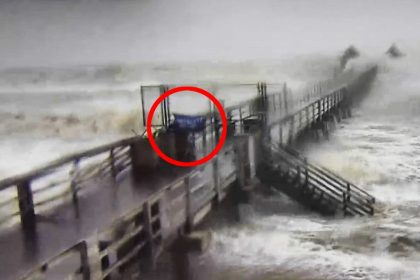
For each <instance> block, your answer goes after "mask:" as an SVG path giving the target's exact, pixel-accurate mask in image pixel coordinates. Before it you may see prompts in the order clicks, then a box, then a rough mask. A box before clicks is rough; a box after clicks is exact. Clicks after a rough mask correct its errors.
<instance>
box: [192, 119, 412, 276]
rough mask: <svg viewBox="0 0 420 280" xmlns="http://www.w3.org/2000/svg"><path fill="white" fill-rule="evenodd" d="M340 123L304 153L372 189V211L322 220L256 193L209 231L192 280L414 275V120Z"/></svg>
mask: <svg viewBox="0 0 420 280" xmlns="http://www.w3.org/2000/svg"><path fill="white" fill-rule="evenodd" d="M418 120H420V119H418ZM419 124H420V123H419ZM339 127H340V128H339V129H338V130H336V131H335V132H334V133H333V135H332V136H331V139H330V141H328V142H323V143H320V144H317V145H313V146H312V147H307V149H306V154H307V155H308V157H309V158H310V159H311V160H314V161H318V162H320V163H322V164H323V165H324V166H326V167H328V168H330V169H332V170H334V171H336V172H338V173H339V174H341V175H343V176H344V177H345V178H348V179H350V180H351V181H353V182H355V183H357V184H359V185H361V186H363V187H364V188H365V189H366V190H368V191H369V192H371V193H372V194H373V195H374V196H375V197H376V198H377V200H378V205H377V207H378V210H377V214H376V215H375V216H374V217H373V218H369V217H364V218H348V219H342V218H323V217H320V216H317V215H314V214H310V213H305V212H304V211H302V210H301V209H299V208H298V207H297V206H293V203H291V202H287V199H286V198H284V197H281V196H280V195H278V196H276V197H270V198H268V197H263V196H257V197H256V198H255V199H254V201H253V204H252V209H253V211H252V215H249V214H248V215H247V217H246V219H245V222H244V223H242V224H241V225H236V226H232V225H230V226H221V227H220V228H218V229H215V230H213V234H214V242H213V244H212V246H211V248H210V250H209V252H207V253H206V254H204V255H203V256H201V257H198V258H197V259H196V260H195V261H196V263H197V264H198V267H200V269H199V271H197V272H196V275H200V276H197V279H419V278H420V271H419V270H418V267H417V266H418V262H419V261H420V217H419V216H418V211H419V209H420V206H419V205H420V184H419V178H418V175H417V174H418V169H419V168H420V167H419V157H418V154H419V153H420V146H419V145H418V143H419V142H418V140H419V135H418V128H419V126H418V125H415V124H413V125H407V123H406V121H405V119H404V118H392V119H389V118H384V119H378V118H370V117H368V116H366V115H363V113H358V114H357V115H356V116H355V117H354V118H352V119H349V120H346V121H345V122H343V123H341V124H339ZM416 155H417V156H416ZM203 271H206V272H205V273H202V272H203Z"/></svg>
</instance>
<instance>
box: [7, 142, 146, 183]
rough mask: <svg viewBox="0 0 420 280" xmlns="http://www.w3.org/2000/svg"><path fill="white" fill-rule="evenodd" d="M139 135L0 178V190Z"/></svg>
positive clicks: (104, 150) (106, 149)
mask: <svg viewBox="0 0 420 280" xmlns="http://www.w3.org/2000/svg"><path fill="white" fill-rule="evenodd" d="M139 138H140V137H139V136H134V137H130V138H125V139H122V140H118V141H115V142H112V143H109V144H105V145H102V146H98V147H95V148H92V149H89V150H86V151H83V152H77V153H73V154H70V155H67V156H64V157H62V158H59V159H57V160H54V161H51V162H49V163H47V164H45V165H43V166H40V167H38V168H36V169H33V170H31V171H29V172H26V173H23V174H20V175H17V176H12V177H8V178H6V179H3V180H0V191H1V190H4V189H7V188H8V187H10V186H11V185H15V184H18V183H20V182H23V181H28V180H34V179H37V178H39V177H42V176H44V175H47V174H49V173H50V172H51V171H53V169H56V168H58V167H60V166H63V165H65V164H67V163H72V162H74V161H75V160H78V159H83V158H88V157H92V156H95V155H98V154H101V153H103V152H106V151H109V150H111V149H113V148H116V147H119V146H125V145H129V144H132V143H134V142H135V141H136V140H138V139H139Z"/></svg>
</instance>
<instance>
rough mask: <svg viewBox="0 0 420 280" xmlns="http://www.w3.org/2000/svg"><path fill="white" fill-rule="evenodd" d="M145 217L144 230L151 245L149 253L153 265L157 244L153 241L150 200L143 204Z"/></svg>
mask: <svg viewBox="0 0 420 280" xmlns="http://www.w3.org/2000/svg"><path fill="white" fill-rule="evenodd" d="M143 217H144V230H145V232H146V238H147V242H148V245H149V246H148V253H149V261H150V267H153V266H154V262H155V246H154V242H153V229H152V216H151V211H150V204H149V201H146V202H145V203H144V204H143Z"/></svg>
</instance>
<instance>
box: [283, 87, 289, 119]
mask: <svg viewBox="0 0 420 280" xmlns="http://www.w3.org/2000/svg"><path fill="white" fill-rule="evenodd" d="M287 95H288V93H287V84H286V83H284V85H283V98H284V109H285V111H286V115H287V114H289V104H288V96H287Z"/></svg>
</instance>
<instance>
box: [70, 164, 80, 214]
mask: <svg viewBox="0 0 420 280" xmlns="http://www.w3.org/2000/svg"><path fill="white" fill-rule="evenodd" d="M70 174H71V181H70V189H71V195H72V201H73V206H74V207H75V208H74V209H75V210H76V212H75V213H76V217H79V198H78V196H77V182H76V179H77V177H78V175H79V159H76V160H75V161H74V162H73V169H72V171H71V172H70Z"/></svg>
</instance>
